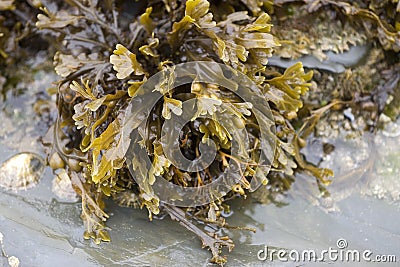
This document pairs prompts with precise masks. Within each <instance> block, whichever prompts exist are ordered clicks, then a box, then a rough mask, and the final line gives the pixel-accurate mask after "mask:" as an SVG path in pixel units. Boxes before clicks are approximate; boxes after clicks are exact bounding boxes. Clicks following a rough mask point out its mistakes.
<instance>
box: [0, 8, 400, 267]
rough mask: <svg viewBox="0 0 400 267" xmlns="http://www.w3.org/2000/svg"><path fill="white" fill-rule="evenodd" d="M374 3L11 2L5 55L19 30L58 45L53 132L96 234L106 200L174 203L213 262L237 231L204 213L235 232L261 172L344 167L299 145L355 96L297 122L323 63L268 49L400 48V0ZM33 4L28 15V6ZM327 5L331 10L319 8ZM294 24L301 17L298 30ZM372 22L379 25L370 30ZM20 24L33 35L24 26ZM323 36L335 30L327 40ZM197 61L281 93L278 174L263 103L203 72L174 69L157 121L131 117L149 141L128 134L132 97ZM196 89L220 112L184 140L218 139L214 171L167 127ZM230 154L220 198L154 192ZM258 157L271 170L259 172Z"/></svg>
mask: <svg viewBox="0 0 400 267" xmlns="http://www.w3.org/2000/svg"><path fill="white" fill-rule="evenodd" d="M293 2H296V3H293ZM359 2H360V3H359ZM367 2H368V3H369V4H366V3H364V2H362V1H355V2H354V3H352V4H351V3H347V2H344V1H342V2H337V1H329V0H314V1H313V0H307V1H285V0H277V1H274V2H273V1H265V0H264V1H260V0H242V1H207V0H187V1H167V0H166V1H161V0H159V1H157V0H155V1H147V2H144V1H143V2H134V1H113V0H106V1H97V0H66V1H51V2H50V1H49V2H48V1H26V2H25V1H20V2H18V3H16V2H14V1H0V10H3V13H4V12H5V13H4V14H5V15H2V16H5V17H6V20H4V19H3V20H0V23H2V24H1V25H0V29H1V31H2V34H3V35H2V36H1V37H2V39H0V54H1V56H2V57H3V59H5V60H6V61H5V64H9V62H8V61H7V58H8V57H9V55H13V56H12V58H14V57H15V55H14V54H13V53H16V52H15V51H17V50H18V49H19V47H21V45H22V44H21V41H20V40H27V39H29V38H33V37H35V36H36V37H35V38H39V39H37V40H40V41H41V43H43V44H46V45H49V44H51V48H49V51H51V52H54V57H53V61H54V69H55V71H56V73H57V74H58V75H59V77H60V81H59V82H58V85H57V86H58V89H57V107H58V117H57V120H56V121H55V122H54V125H52V127H51V128H50V130H49V132H48V135H47V138H45V139H44V140H45V143H46V144H47V145H50V146H51V148H52V149H51V152H50V153H49V156H48V159H49V160H48V161H49V165H50V166H51V167H52V168H53V169H54V170H55V172H56V173H62V175H63V177H64V178H65V177H66V176H68V177H69V179H70V180H71V183H72V187H73V188H74V190H75V191H76V192H77V193H78V194H79V195H80V197H81V203H82V214H81V218H82V220H83V223H84V227H85V230H84V237H85V238H86V239H93V240H94V242H96V243H99V242H101V241H110V239H111V238H110V236H109V233H108V231H107V230H108V229H107V227H106V224H105V223H106V221H107V219H108V214H107V212H106V207H105V202H104V200H105V199H107V198H113V199H115V200H116V201H117V202H118V203H121V204H122V205H126V206H133V207H141V208H143V207H144V208H146V209H147V210H148V212H149V218H150V220H151V219H152V218H153V216H154V215H158V214H160V213H163V212H164V213H167V214H169V215H170V216H171V218H172V219H174V220H177V221H178V222H179V223H180V224H181V225H182V226H184V227H185V228H187V229H188V230H190V231H192V232H193V233H195V234H196V235H198V236H199V237H200V238H201V240H202V242H203V246H204V247H208V248H209V249H210V250H211V252H212V261H213V262H215V263H218V264H223V263H225V262H226V257H225V256H223V255H221V254H222V248H224V247H225V248H227V249H228V250H229V251H230V250H232V249H233V247H234V243H233V241H232V240H231V239H230V237H229V236H222V235H221V234H220V233H221V231H215V232H209V231H210V230H203V229H201V228H200V226H199V225H200V224H199V223H198V222H203V223H204V222H205V223H207V224H210V225H213V226H214V228H215V229H218V228H219V229H220V228H235V227H233V226H231V225H229V224H228V222H227V221H226V218H224V216H223V214H226V213H229V205H228V204H227V201H228V200H230V199H233V198H236V197H246V196H247V195H248V194H249V193H250V191H251V190H250V186H249V185H250V183H251V181H252V179H255V178H256V176H258V178H260V177H261V180H262V182H263V187H264V189H265V188H266V187H265V185H266V184H267V183H270V184H273V185H276V187H278V188H282V190H286V189H288V188H289V187H290V183H291V181H292V180H293V179H292V177H293V173H294V171H295V170H296V169H301V170H305V171H308V172H310V173H312V174H313V175H314V176H315V177H316V178H317V179H318V182H319V183H320V184H323V185H327V184H329V182H330V180H329V177H331V176H333V173H332V171H331V170H329V169H320V168H317V167H316V166H314V165H311V164H309V163H307V162H306V161H305V160H304V159H303V157H302V156H301V154H300V149H301V148H302V147H303V146H304V144H305V141H304V139H305V138H307V136H308V135H310V134H311V132H312V131H313V128H314V126H315V124H316V123H317V121H318V120H319V118H320V117H321V116H322V114H323V113H324V112H326V111H328V110H329V109H330V108H331V107H333V106H335V105H343V104H346V103H347V102H346V101H342V100H333V101H332V103H330V104H328V105H326V106H325V107H323V108H320V109H318V110H316V111H315V112H313V113H312V114H311V116H310V117H309V118H308V120H306V121H305V122H304V124H302V125H303V126H302V127H297V130H296V128H295V127H294V126H293V123H292V122H293V121H294V120H296V119H298V117H299V110H300V109H301V108H303V100H302V97H303V96H304V95H305V94H306V93H307V92H308V90H309V88H310V87H312V82H311V79H312V77H313V71H306V70H304V68H303V66H302V64H301V63H296V64H294V65H293V66H291V67H289V68H287V69H286V70H283V71H277V70H276V69H273V68H271V67H270V66H268V58H269V57H270V56H271V55H272V54H274V53H276V52H277V55H279V56H282V57H286V58H297V57H299V56H301V55H303V54H313V55H315V56H316V57H318V58H320V59H322V58H323V57H324V54H323V52H324V51H326V50H333V51H337V52H341V51H344V50H347V49H348V48H349V45H355V44H360V43H364V42H366V40H367V39H372V38H375V40H378V42H379V44H380V45H381V46H382V47H383V48H384V49H386V50H393V51H396V52H397V51H398V50H399V39H400V38H399V21H398V18H399V16H398V12H399V4H397V7H396V3H397V2H396V1H394V0H393V1H390V0H386V1H367ZM16 10H17V11H18V12H16ZM21 10H22V11H26V12H25V13H26V14H28V15H29V16H28V15H22V14H24V13H23V12H21ZM317 10H325V11H326V12H329V14H328V15H327V13H323V12H321V13H320V14H315V12H316V11H317ZM3 13H2V14H3ZM310 13H314V14H312V19H310V18H308V19H307V18H306V17H307V16H309V15H310ZM27 16H28V17H27ZM32 16H34V17H35V16H36V19H33V18H32ZM343 16H347V17H349V18H351V23H349V24H348V22H344V20H342V18H343ZM299 17H300V19H299ZM0 18H3V17H0ZM27 18H29V22H30V23H31V22H32V21H36V22H35V27H33V24H30V23H27V24H22V23H20V25H24V26H21V28H18V29H16V28H15V27H16V26H12V25H11V24H10V23H9V22H10V21H11V22H15V23H14V24H13V25H17V22H18V21H21V20H22V21H25V22H26V21H28V19H27ZM292 19H293V21H292ZM310 20H312V22H310ZM327 20H328V21H334V20H336V21H337V22H335V24H334V26H333V27H331V26H329V27H327V26H324V25H325V24H321V26H320V27H317V28H314V33H313V34H312V33H311V34H310V33H308V32H307V33H306V32H305V31H303V28H305V27H307V26H308V25H309V23H316V22H317V23H318V24H319V22H320V21H321V22H322V21H327ZM299 21H300V22H302V23H299ZM342 21H343V22H342ZM6 22H7V23H6ZM284 25H291V26H290V27H289V28H291V29H292V30H287V27H286V28H285V26H284ZM293 25H296V27H292V26H293ZM302 26H303V28H301V27H302ZM13 27H14V28H13ZM348 27H350V30H349V31H346V33H347V35H346V36H345V37H343V35H341V34H340V33H341V31H344V29H345V28H348ZM363 27H364V28H366V29H367V30H363V31H360V29H362V28H363ZM21 29H24V30H23V32H24V34H22V35H16V33H18V32H19V30H21ZM320 34H323V35H329V38H327V39H324V40H319V41H318V40H317V37H318V36H319V35H320ZM46 41H47V42H46ZM10 43H13V44H15V45H16V46H15V48H13V47H12V46H10V45H9V44H10ZM193 61H208V62H217V63H220V64H223V65H225V66H227V67H228V68H230V69H232V70H236V71H240V72H241V73H244V74H245V75H246V76H247V77H248V78H249V79H251V80H252V81H253V82H254V83H255V84H256V85H257V90H258V93H259V94H260V95H262V96H263V97H264V98H265V99H266V101H268V103H269V105H270V107H271V113H272V117H273V122H272V124H274V125H275V131H270V132H268V138H269V139H271V140H273V142H274V143H275V144H276V147H275V151H273V154H274V157H273V160H272V162H271V166H268V169H270V171H269V173H268V174H267V171H266V169H263V167H265V166H260V164H259V163H258V158H259V155H260V154H259V153H260V152H259V151H260V150H261V151H263V150H267V149H268V148H266V147H260V126H259V125H258V122H257V120H256V118H255V114H254V111H253V109H252V103H249V102H243V101H242V99H241V98H239V97H238V96H237V95H235V94H234V93H232V92H230V91H229V90H226V88H224V87H222V86H217V85H215V84H210V83H204V82H198V81H196V80H195V79H194V80H193V81H192V82H191V84H189V85H187V86H182V87H179V88H175V89H174V90H169V87H168V86H169V82H170V80H171V79H172V78H173V77H172V78H171V77H164V79H163V80H162V81H161V82H160V83H159V84H158V86H157V87H156V88H155V91H157V92H160V93H162V94H163V97H162V99H161V100H160V101H159V102H158V103H157V104H156V105H155V106H154V108H153V109H152V111H151V114H149V116H148V119H147V123H146V124H139V123H137V124H134V125H135V126H134V127H132V130H134V131H136V132H137V133H138V135H137V136H138V138H137V139H133V140H131V139H130V138H126V137H125V136H123V135H122V134H121V133H122V130H123V128H124V120H125V119H126V118H125V116H126V114H127V113H129V110H128V109H129V108H130V103H131V102H132V101H135V100H137V99H139V97H140V96H141V93H142V92H141V90H140V88H141V86H142V85H143V84H145V83H146V81H148V80H149V79H150V77H152V76H153V75H154V74H156V73H158V72H159V71H166V70H167V71H168V70H173V69H174V68H175V66H176V65H178V64H180V63H186V62H193ZM2 63H3V62H2ZM166 73H167V72H166ZM216 75H218V74H216ZM190 99H194V100H195V101H196V104H197V113H196V114H197V115H204V114H209V115H211V116H214V117H213V118H215V119H214V120H209V119H207V118H201V119H196V120H193V121H191V122H190V123H188V124H187V125H185V127H184V128H183V129H182V131H181V134H180V136H179V140H178V144H179V149H180V150H181V151H182V153H183V154H184V155H185V156H186V157H187V158H188V159H194V158H196V157H198V156H199V150H198V147H199V144H201V143H202V142H203V143H204V142H205V140H207V139H212V140H213V141H214V143H215V144H216V147H217V156H216V158H215V160H214V162H213V164H211V165H210V166H209V167H208V168H206V169H204V170H202V171H183V170H181V169H179V168H177V167H176V166H174V164H173V163H172V162H170V161H169V160H168V157H166V155H165V154H164V152H163V149H162V143H163V140H162V137H161V129H162V126H163V125H164V124H165V123H166V121H168V120H170V119H171V117H172V116H181V114H182V113H183V111H182V110H183V103H184V102H185V101H187V100H190ZM345 100H348V99H345ZM142 105H143V104H142ZM135 108H137V111H138V113H139V111H140V110H141V109H143V107H142V106H140V105H137V106H135ZM300 119H302V118H300ZM221 121H230V123H231V124H232V125H234V127H235V129H236V128H237V129H246V131H248V133H249V135H250V144H249V149H248V150H246V151H243V153H242V154H241V157H240V158H238V157H234V156H232V155H231V154H230V152H231V151H230V150H231V148H232V133H231V132H229V131H227V130H226V129H225V128H224V127H222V126H221V123H220V122H221ZM271 121H272V120H271ZM268 123H271V122H270V121H268ZM239 143H240V141H239ZM131 144H133V145H132V146H138V147H145V151H146V155H145V156H146V157H148V158H149V159H150V160H151V162H152V164H153V168H152V169H151V171H149V172H145V171H143V172H141V170H142V169H143V168H145V164H144V162H143V158H142V157H141V156H142V155H131V158H130V159H129V162H128V160H127V157H126V152H127V149H128V147H129V146H130V145H131ZM229 162H234V163H236V164H237V165H241V164H243V162H245V163H246V164H245V168H244V171H243V172H240V173H239V179H238V183H237V184H236V185H235V186H233V187H232V188H231V190H230V191H229V192H228V193H227V194H226V195H225V196H224V197H222V198H219V199H218V200H215V201H213V202H211V203H209V204H206V205H202V206H197V207H189V208H183V207H176V206H173V205H170V204H166V203H163V202H160V198H159V196H158V195H157V194H155V193H154V190H153V188H152V186H153V184H154V180H155V176H161V177H163V178H164V179H166V180H167V181H169V182H171V183H174V184H176V185H179V186H182V187H195V188H196V187H200V186H202V185H206V184H209V183H212V181H214V180H215V179H217V178H218V176H219V174H220V173H222V172H223V171H224V170H226V169H227V168H229ZM128 165H129V166H131V167H132V168H133V169H134V170H137V171H136V172H135V175H140V173H142V175H143V177H141V179H142V180H144V181H146V182H145V183H144V184H141V185H139V184H138V183H137V182H136V180H135V179H134V178H135V177H133V174H132V173H131V172H130V170H129V166H128ZM256 167H261V170H263V171H262V172H257V171H256V169H257V168H256ZM238 228H240V227H238ZM242 229H246V228H245V227H242Z"/></svg>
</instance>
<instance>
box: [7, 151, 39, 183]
mask: <svg viewBox="0 0 400 267" xmlns="http://www.w3.org/2000/svg"><path fill="white" fill-rule="evenodd" d="M43 170H44V161H43V158H42V157H41V156H39V155H37V154H34V153H30V152H27V153H19V154H17V155H15V156H13V157H11V158H9V159H7V160H6V161H4V162H3V163H2V164H1V166H0V186H1V187H3V188H5V189H7V190H13V191H18V190H22V189H24V190H26V189H28V188H31V187H34V186H35V185H36V184H37V183H38V182H39V180H40V178H41V177H42V174H43Z"/></svg>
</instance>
